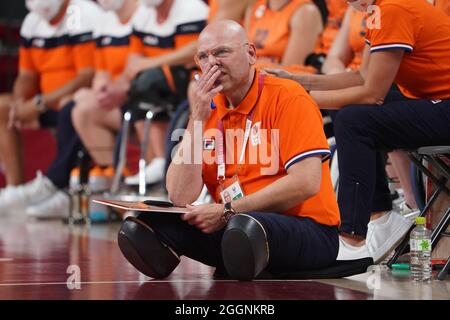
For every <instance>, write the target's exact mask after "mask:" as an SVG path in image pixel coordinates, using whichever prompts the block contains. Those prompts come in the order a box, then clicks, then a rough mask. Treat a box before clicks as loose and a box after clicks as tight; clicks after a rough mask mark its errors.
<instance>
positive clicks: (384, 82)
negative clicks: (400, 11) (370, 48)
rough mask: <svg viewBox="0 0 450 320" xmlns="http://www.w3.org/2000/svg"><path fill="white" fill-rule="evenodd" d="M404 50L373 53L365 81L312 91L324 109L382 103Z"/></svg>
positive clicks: (312, 94)
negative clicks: (335, 88) (334, 88)
mask: <svg viewBox="0 0 450 320" xmlns="http://www.w3.org/2000/svg"><path fill="white" fill-rule="evenodd" d="M403 54H404V50H402V49H395V50H390V51H379V52H373V53H371V57H370V61H369V65H368V69H367V74H366V75H364V82H363V83H362V84H360V85H358V86H352V87H349V88H345V89H340V90H329V91H311V92H310V94H311V96H312V97H313V99H314V100H315V101H316V102H317V104H318V105H319V107H320V108H322V109H340V108H342V107H344V106H346V105H350V104H373V105H375V104H382V103H383V101H384V98H385V97H386V95H387V93H388V91H389V89H390V88H391V86H392V83H393V81H394V79H395V76H396V74H397V71H398V68H399V67H400V64H401V62H402V59H403Z"/></svg>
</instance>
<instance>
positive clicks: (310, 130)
mask: <svg viewBox="0 0 450 320" xmlns="http://www.w3.org/2000/svg"><path fill="white" fill-rule="evenodd" d="M301 90H303V89H301ZM296 91H298V89H296ZM274 128H277V129H279V152H280V159H281V161H282V163H283V166H284V167H285V169H286V170H287V169H288V167H289V166H290V165H292V164H294V163H296V162H298V161H301V160H302V159H304V158H306V157H308V156H313V155H321V156H327V155H329V153H330V152H329V148H328V143H327V140H326V137H325V133H324V131H323V123H322V116H321V113H320V111H319V108H318V106H317V105H316V104H315V103H314V101H313V100H312V99H311V98H310V97H309V96H308V95H307V94H306V92H305V93H304V96H302V95H299V94H296V95H292V96H290V97H289V96H288V93H286V98H284V100H283V101H282V102H281V103H280V105H279V112H278V113H277V116H276V119H275V123H274Z"/></svg>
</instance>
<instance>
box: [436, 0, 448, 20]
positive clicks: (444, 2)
mask: <svg viewBox="0 0 450 320" xmlns="http://www.w3.org/2000/svg"><path fill="white" fill-rule="evenodd" d="M434 5H435V6H436V8H439V9H441V10H442V11H444V12H445V13H446V14H447V15H448V16H450V0H435V1H434Z"/></svg>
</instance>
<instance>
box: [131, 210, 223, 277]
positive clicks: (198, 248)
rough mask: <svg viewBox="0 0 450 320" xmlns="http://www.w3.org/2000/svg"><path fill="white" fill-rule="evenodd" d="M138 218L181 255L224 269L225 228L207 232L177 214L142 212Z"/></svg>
mask: <svg viewBox="0 0 450 320" xmlns="http://www.w3.org/2000/svg"><path fill="white" fill-rule="evenodd" d="M137 219H139V220H141V221H143V222H144V223H146V224H147V225H149V226H150V227H151V228H152V229H153V230H154V232H155V233H156V235H157V237H158V238H159V239H160V240H161V241H162V242H163V243H165V244H166V245H168V246H169V247H170V248H172V249H173V250H174V251H175V252H176V254H178V255H179V256H182V255H184V256H186V257H189V258H191V259H194V260H196V261H199V262H201V263H204V264H206V265H209V266H212V267H216V268H219V269H220V270H224V266H223V260H222V253H221V247H220V242H221V239H222V235H223V231H224V230H223V229H222V230H219V231H217V232H215V233H212V234H206V233H203V232H202V231H201V230H200V229H198V228H197V227H195V226H192V225H190V224H188V223H187V222H186V221H183V220H181V218H180V216H179V215H177V214H167V213H161V214H158V213H151V214H148V213H141V214H140V215H139V216H138V217H137Z"/></svg>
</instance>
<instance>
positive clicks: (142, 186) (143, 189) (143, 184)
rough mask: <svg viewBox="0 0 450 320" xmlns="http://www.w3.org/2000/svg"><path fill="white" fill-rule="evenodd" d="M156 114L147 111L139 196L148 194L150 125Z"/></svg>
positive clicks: (140, 161)
mask: <svg viewBox="0 0 450 320" xmlns="http://www.w3.org/2000/svg"><path fill="white" fill-rule="evenodd" d="M153 115H154V113H153V112H152V111H147V113H146V114H145V122H144V138H143V139H142V142H141V157H140V159H139V195H140V196H144V195H145V193H146V191H147V190H146V187H147V184H146V181H145V180H146V179H145V167H146V166H147V161H146V157H147V148H148V133H149V131H150V125H151V122H152V119H153Z"/></svg>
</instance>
